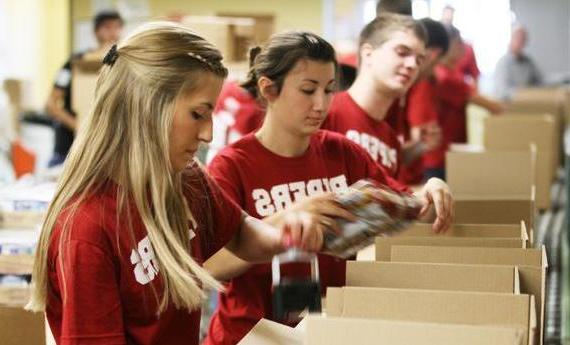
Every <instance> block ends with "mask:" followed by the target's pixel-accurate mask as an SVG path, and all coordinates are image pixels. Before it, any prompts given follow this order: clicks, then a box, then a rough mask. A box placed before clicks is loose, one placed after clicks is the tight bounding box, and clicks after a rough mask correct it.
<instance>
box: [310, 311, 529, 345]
mask: <svg viewBox="0 0 570 345" xmlns="http://www.w3.org/2000/svg"><path fill="white" fill-rule="evenodd" d="M523 338H524V337H523V330H522V329H520V328H510V327H490V326H471V325H444V324H435V323H420V322H399V321H386V320H371V319H353V318H351V319H346V318H337V317H317V316H309V317H308V318H307V327H306V343H305V344H308V345H347V344H358V345H377V344H389V345H412V344H413V345H457V344H461V345H481V344H493V345H514V344H523Z"/></svg>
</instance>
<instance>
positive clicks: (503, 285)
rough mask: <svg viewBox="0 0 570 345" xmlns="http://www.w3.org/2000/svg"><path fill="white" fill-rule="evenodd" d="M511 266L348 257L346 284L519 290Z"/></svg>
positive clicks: (512, 291)
mask: <svg viewBox="0 0 570 345" xmlns="http://www.w3.org/2000/svg"><path fill="white" fill-rule="evenodd" d="M517 272H518V271H517V269H516V267H515V266H496V265H462V264H431V263H409V262H357V261H348V262H347V267H346V285H347V286H361V287H382V288H403V289H427V290H451V291H479V292H503V293H519V285H518V284H519V281H518V274H517Z"/></svg>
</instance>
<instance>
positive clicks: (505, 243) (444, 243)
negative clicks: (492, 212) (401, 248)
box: [375, 236, 526, 261]
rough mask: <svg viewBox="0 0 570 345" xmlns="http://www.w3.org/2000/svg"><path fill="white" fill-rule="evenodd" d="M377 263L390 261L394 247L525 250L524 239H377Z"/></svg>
mask: <svg viewBox="0 0 570 345" xmlns="http://www.w3.org/2000/svg"><path fill="white" fill-rule="evenodd" d="M375 244H376V261H390V256H391V251H390V249H391V247H392V246H393V245H412V246H436V247H502V248H525V246H526V240H525V239H523V238H520V237H519V238H499V237H496V238H484V237H447V236H441V237H435V236H431V237H411V236H408V237H398V236H395V237H376V241H375Z"/></svg>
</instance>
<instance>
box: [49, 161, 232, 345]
mask: <svg viewBox="0 0 570 345" xmlns="http://www.w3.org/2000/svg"><path fill="white" fill-rule="evenodd" d="M185 176H186V178H185V181H186V185H187V186H189V188H188V189H187V191H186V192H185V193H186V199H187V201H188V205H189V207H190V209H191V211H192V214H193V215H194V217H195V218H196V223H197V224H196V226H194V225H193V224H191V223H192V222H190V221H189V227H188V231H192V232H191V237H192V236H193V235H192V234H194V235H195V237H194V238H192V240H191V241H190V243H189V246H190V250H191V253H192V257H193V258H194V259H195V260H196V261H197V262H198V263H202V262H203V261H204V260H206V259H207V258H209V257H210V256H211V255H213V254H214V253H215V252H216V251H218V250H219V249H220V248H222V246H224V245H225V244H226V243H227V242H228V241H229V240H230V239H231V238H232V236H233V234H235V233H236V232H237V231H238V229H239V226H240V224H241V218H242V211H241V210H240V208H239V207H238V206H237V205H236V204H235V203H234V202H233V201H231V200H230V199H228V198H227V197H226V196H225V195H224V193H222V192H221V191H220V190H219V188H218V187H217V185H216V184H215V183H214V182H213V181H212V180H211V179H210V178H207V177H206V175H205V174H204V173H202V172H199V171H198V169H195V168H189V170H188V171H186V172H185ZM117 189H118V187H117V185H116V184H114V183H111V182H108V183H106V184H105V185H104V186H103V187H102V188H101V189H100V190H99V191H98V192H97V193H96V194H94V195H92V196H90V197H88V198H87V199H86V200H84V202H82V203H81V205H80V206H79V208H78V210H77V213H76V214H75V216H74V217H73V218H72V219H70V222H69V227H70V228H69V238H68V239H67V240H66V241H65V243H64V247H63V248H64V249H63V250H64V252H65V255H64V257H63V267H64V271H65V275H63V273H62V270H61V265H60V257H59V254H60V250H59V246H58V244H59V238H60V236H61V230H62V224H63V223H64V222H65V218H66V217H65V214H62V215H61V216H60V217H59V219H58V222H57V224H56V226H55V228H54V232H53V233H52V236H51V239H50V247H49V250H48V260H49V261H48V269H49V273H48V274H49V292H48V299H47V309H46V314H47V319H48V321H49V325H50V328H51V330H52V332H53V335H54V337H55V340H56V342H57V343H58V344H109V345H111V344H137V345H140V344H185V345H187V344H198V342H199V327H200V310H199V309H198V310H194V311H192V312H189V311H188V310H185V309H176V308H175V307H174V306H173V305H172V304H170V305H169V306H168V308H167V309H166V311H164V312H163V313H162V314H160V315H157V310H158V307H157V306H158V304H157V299H156V298H155V294H154V292H155V291H156V292H157V293H159V294H160V293H161V292H162V288H163V284H162V279H161V277H160V275H159V271H160V267H159V266H158V264H157V261H156V259H155V257H154V251H153V248H152V246H151V243H150V241H149V238H148V235H147V232H146V230H145V229H144V226H143V223H142V220H141V219H140V217H139V216H138V214H137V213H136V211H131V219H132V223H131V225H132V231H133V234H132V235H131V231H130V230H129V225H128V217H127V215H126V214H125V212H122V213H121V214H117ZM131 236H134V237H131ZM64 286H65V291H66V293H65V297H66V298H65V299H63V291H64Z"/></svg>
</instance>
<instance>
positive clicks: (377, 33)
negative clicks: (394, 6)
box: [358, 13, 427, 48]
mask: <svg viewBox="0 0 570 345" xmlns="http://www.w3.org/2000/svg"><path fill="white" fill-rule="evenodd" d="M408 30H409V31H411V32H413V34H414V35H415V36H416V37H417V38H418V39H420V40H421V41H423V42H427V33H426V30H425V28H424V27H423V25H422V24H421V23H420V22H419V21H417V20H414V19H413V18H412V17H410V16H404V15H401V14H395V13H385V14H381V15H379V16H378V17H376V18H375V19H374V20H372V21H371V22H370V23H368V24H366V26H365V27H364V29H362V31H361V32H360V39H359V42H358V47H359V48H361V47H362V45H364V44H365V43H368V44H370V45H372V46H373V47H374V48H376V47H379V46H381V45H382V44H384V43H385V42H386V41H387V40H389V39H390V36H391V35H392V34H393V33H394V32H397V31H408Z"/></svg>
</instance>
